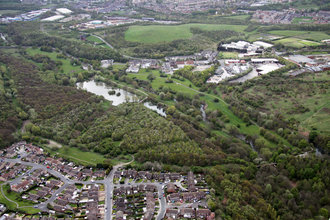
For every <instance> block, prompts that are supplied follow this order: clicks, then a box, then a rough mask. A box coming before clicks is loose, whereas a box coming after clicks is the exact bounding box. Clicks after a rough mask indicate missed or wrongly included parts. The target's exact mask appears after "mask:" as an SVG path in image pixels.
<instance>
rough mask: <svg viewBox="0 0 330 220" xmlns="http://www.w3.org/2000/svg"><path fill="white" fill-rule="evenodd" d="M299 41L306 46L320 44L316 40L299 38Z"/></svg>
mask: <svg viewBox="0 0 330 220" xmlns="http://www.w3.org/2000/svg"><path fill="white" fill-rule="evenodd" d="M299 42H300V43H303V44H306V45H307V46H317V45H320V43H318V42H314V41H309V40H301V41H299Z"/></svg>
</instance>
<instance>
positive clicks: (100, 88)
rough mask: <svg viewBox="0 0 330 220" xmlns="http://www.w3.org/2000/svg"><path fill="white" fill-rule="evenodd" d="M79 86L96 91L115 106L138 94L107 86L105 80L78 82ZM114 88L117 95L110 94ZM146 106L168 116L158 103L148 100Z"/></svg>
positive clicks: (79, 87) (89, 90) (95, 92)
mask: <svg viewBox="0 0 330 220" xmlns="http://www.w3.org/2000/svg"><path fill="white" fill-rule="evenodd" d="M77 88H78V89H85V90H86V91H88V92H91V93H94V94H95V95H102V96H103V97H104V98H105V99H107V100H109V101H112V105H114V106H117V105H119V104H121V103H124V102H126V97H129V98H130V102H132V100H133V97H134V98H135V97H136V95H135V94H133V93H130V92H127V91H125V90H123V89H119V88H115V89H113V88H112V87H111V86H107V85H105V83H103V82H95V81H94V80H91V81H86V82H80V83H77ZM112 90H114V91H116V95H109V93H108V92H109V91H112ZM118 93H120V96H117V94H118ZM144 106H146V107H147V108H149V109H151V110H155V111H157V113H158V114H160V115H162V116H166V114H165V112H164V110H163V109H162V108H158V107H157V106H156V105H153V104H151V103H149V102H146V103H144Z"/></svg>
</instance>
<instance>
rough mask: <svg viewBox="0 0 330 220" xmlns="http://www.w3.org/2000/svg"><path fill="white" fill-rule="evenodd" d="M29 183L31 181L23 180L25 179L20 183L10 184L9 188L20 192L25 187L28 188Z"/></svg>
mask: <svg viewBox="0 0 330 220" xmlns="http://www.w3.org/2000/svg"><path fill="white" fill-rule="evenodd" d="M30 184H31V183H30V182H29V181H27V180H25V181H23V182H21V183H20V184H18V185H14V186H12V187H11V189H12V190H13V191H14V192H17V193H21V192H23V191H25V190H27V189H28V188H29V186H30Z"/></svg>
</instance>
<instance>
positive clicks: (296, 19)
mask: <svg viewBox="0 0 330 220" xmlns="http://www.w3.org/2000/svg"><path fill="white" fill-rule="evenodd" d="M300 22H306V23H313V22H314V21H313V18H312V17H300V18H295V19H293V21H292V22H291V24H299V23H300Z"/></svg>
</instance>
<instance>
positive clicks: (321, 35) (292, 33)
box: [268, 30, 330, 41]
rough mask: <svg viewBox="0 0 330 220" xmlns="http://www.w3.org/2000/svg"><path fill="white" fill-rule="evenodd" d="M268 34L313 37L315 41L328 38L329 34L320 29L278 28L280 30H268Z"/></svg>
mask: <svg viewBox="0 0 330 220" xmlns="http://www.w3.org/2000/svg"><path fill="white" fill-rule="evenodd" d="M268 33H270V34H275V35H283V36H288V37H296V38H300V39H314V40H316V41H320V40H324V39H329V38H330V36H329V35H327V34H325V33H324V32H320V31H289V30H280V31H269V32H268Z"/></svg>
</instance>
